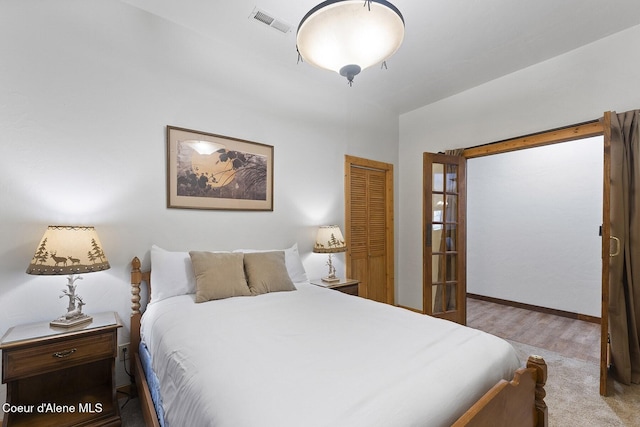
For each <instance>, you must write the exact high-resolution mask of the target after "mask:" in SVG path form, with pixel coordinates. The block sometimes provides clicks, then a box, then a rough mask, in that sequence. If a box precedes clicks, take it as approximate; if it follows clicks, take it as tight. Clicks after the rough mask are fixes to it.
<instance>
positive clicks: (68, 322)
mask: <svg viewBox="0 0 640 427" xmlns="http://www.w3.org/2000/svg"><path fill="white" fill-rule="evenodd" d="M92 320H93V317H91V316H89V315H86V314H84V313H83V314H80V315H78V316H75V317H72V318H70V319H67V317H66V316H60V317H58V318H57V319H56V320H52V321H51V322H49V326H54V327H56V328H70V327H72V326H76V325H80V324H82V323H87V322H91V321H92Z"/></svg>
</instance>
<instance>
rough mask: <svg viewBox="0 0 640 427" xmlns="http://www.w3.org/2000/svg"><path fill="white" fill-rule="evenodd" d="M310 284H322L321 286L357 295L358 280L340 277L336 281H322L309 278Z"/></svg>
mask: <svg viewBox="0 0 640 427" xmlns="http://www.w3.org/2000/svg"><path fill="white" fill-rule="evenodd" d="M310 282H311V284H312V285H316V286H322V287H323V288H328V289H335V290H336V291H340V292H342V293H345V294H349V295H355V296H358V285H360V281H359V280H354V279H340V280H339V281H338V282H331V283H330V282H323V281H322V280H321V279H317V280H311V281H310Z"/></svg>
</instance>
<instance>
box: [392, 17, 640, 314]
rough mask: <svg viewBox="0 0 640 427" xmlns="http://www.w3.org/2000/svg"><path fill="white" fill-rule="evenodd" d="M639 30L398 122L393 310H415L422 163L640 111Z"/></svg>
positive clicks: (419, 279) (418, 281) (418, 299)
mask: <svg viewBox="0 0 640 427" xmlns="http://www.w3.org/2000/svg"><path fill="white" fill-rule="evenodd" d="M638 40H640V26H636V27H633V28H631V29H629V30H626V31H623V32H620V33H618V34H614V35H612V36H610V37H607V38H605V39H602V40H600V41H598V42H595V43H592V44H590V45H587V46H584V47H582V48H580V49H577V50H574V51H572V52H569V53H567V54H564V55H562V56H559V57H556V58H553V59H551V60H548V61H545V62H543V63H540V64H537V65H534V66H532V67H529V68H526V69H524V70H521V71H518V72H515V73H513V74H510V75H508V76H505V77H503V78H500V79H497V80H494V81H492V82H489V83H487V84H484V85H482V86H478V87H476V88H473V89H470V90H468V91H466V92H463V93H460V94H458V95H455V96H452V97H450V98H447V99H444V100H442V101H439V102H436V103H434V104H430V105H427V106H425V107H423V108H420V109H417V110H415V111H412V112H410V113H406V114H404V115H402V116H400V173H399V175H400V178H399V181H400V182H399V186H400V192H399V194H398V198H399V200H400V204H399V206H400V209H399V215H398V218H397V222H398V224H399V232H398V234H399V236H398V241H399V245H398V260H399V261H398V266H397V272H398V273H397V276H398V291H397V293H398V300H397V301H398V303H399V304H401V305H405V306H409V307H414V308H418V309H421V308H422V268H421V265H422V249H421V248H422V242H421V232H420V231H421V230H422V219H421V216H422V157H421V156H420V154H421V153H422V152H425V151H430V152H438V151H442V150H445V149H452V148H463V147H471V146H475V145H480V144H485V143H489V142H494V141H500V140H503V139H508V138H513V137H517V136H521V135H527V134H531V133H535V132H540V131H544V130H548V129H554V128H558V127H562V126H567V125H571V124H575V123H580V122H584V121H588V120H593V119H597V118H599V117H601V116H602V114H603V112H604V111H607V110H616V111H619V112H622V111H627V110H632V109H635V108H640V91H638V88H639V87H640V73H638V71H637V70H638V69H639V67H640V49H638V48H637V41H638Z"/></svg>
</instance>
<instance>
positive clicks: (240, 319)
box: [142, 284, 519, 427]
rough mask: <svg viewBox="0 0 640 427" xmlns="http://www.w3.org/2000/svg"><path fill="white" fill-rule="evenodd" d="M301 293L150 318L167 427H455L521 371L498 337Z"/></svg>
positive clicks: (153, 308)
mask: <svg viewBox="0 0 640 427" xmlns="http://www.w3.org/2000/svg"><path fill="white" fill-rule="evenodd" d="M297 287H298V290H297V291H292V292H277V293H270V294H264V295H260V296H252V297H236V298H229V299H225V300H218V301H211V302H206V303H200V304H196V303H195V302H194V296H193V295H183V296H179V297H172V298H169V299H166V300H163V301H158V302H156V303H153V304H150V305H149V307H147V311H146V313H145V314H144V316H143V320H142V339H143V340H144V342H145V343H146V344H147V346H148V347H149V350H150V351H151V354H152V366H153V369H154V370H155V372H156V374H157V375H158V377H159V379H160V383H161V394H162V398H163V407H164V411H165V419H166V421H167V425H168V426H172V427H180V426H198V427H200V426H202V427H204V426H219V427H257V426H260V427H261V426H266V427H287V426H291V427H311V426H331V427H336V426H348V427H352V426H354V427H355V426H366V427H372V426H384V427H389V426H394V427H395V426H429V427H435V426H449V425H451V424H452V423H453V422H454V421H455V420H456V419H457V418H458V417H459V416H460V415H461V414H462V413H464V412H465V411H466V410H467V409H468V408H469V407H470V406H471V405H472V404H473V402H475V401H476V400H477V399H478V398H480V396H482V395H483V394H484V393H485V392H486V391H487V390H488V389H489V388H491V386H493V385H494V384H495V383H496V382H498V381H499V380H500V379H501V378H504V379H511V378H512V376H513V372H514V370H515V369H517V368H518V367H519V361H518V358H517V356H516V355H515V352H514V350H513V348H512V347H511V345H509V344H508V343H507V342H505V341H504V340H502V339H500V338H497V337H495V336H492V335H488V334H485V333H483V332H480V331H477V330H474V329H470V328H466V327H462V326H459V325H456V324H454V323H451V322H448V321H443V320H439V319H435V318H432V317H429V316H425V315H420V314H417V313H413V312H411V311H408V310H404V309H400V308H396V307H391V306H389V305H385V304H380V303H376V302H373V301H369V300H365V299H363V298H358V297H353V296H350V295H345V294H342V293H340V292H336V291H333V290H327V289H324V288H320V287H317V286H314V285H310V284H297ZM482 366H484V368H482Z"/></svg>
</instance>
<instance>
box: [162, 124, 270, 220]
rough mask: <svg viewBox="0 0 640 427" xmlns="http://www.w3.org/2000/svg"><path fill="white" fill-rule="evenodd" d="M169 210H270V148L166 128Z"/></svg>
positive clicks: (171, 127)
mask: <svg viewBox="0 0 640 427" xmlns="http://www.w3.org/2000/svg"><path fill="white" fill-rule="evenodd" d="M167 207H169V208H184V209H235V210H259V211H272V210H273V146H271V145H265V144H260V143H257V142H251V141H244V140H242V139H237V138H230V137H228V136H222V135H215V134H211V133H205V132H199V131H195V130H190V129H183V128H178V127H173V126H167Z"/></svg>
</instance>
